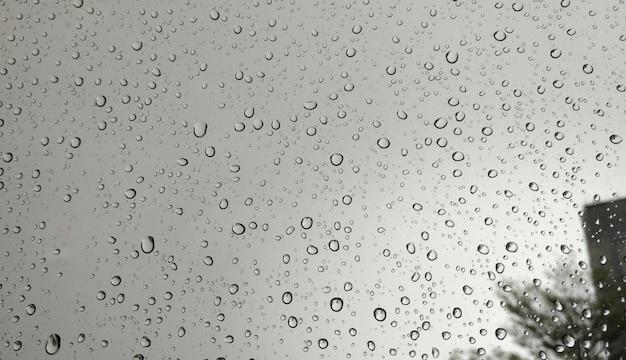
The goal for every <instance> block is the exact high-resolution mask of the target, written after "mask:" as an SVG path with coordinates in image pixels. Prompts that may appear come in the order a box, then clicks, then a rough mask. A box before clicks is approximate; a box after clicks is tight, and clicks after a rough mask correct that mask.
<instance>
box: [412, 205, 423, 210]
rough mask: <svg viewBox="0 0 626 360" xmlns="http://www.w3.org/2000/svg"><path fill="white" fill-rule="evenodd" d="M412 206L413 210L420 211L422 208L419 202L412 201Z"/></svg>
mask: <svg viewBox="0 0 626 360" xmlns="http://www.w3.org/2000/svg"><path fill="white" fill-rule="evenodd" d="M412 208H413V210H415V211H420V210H422V209H423V208H424V207H423V206H422V204H420V203H413V206H412Z"/></svg>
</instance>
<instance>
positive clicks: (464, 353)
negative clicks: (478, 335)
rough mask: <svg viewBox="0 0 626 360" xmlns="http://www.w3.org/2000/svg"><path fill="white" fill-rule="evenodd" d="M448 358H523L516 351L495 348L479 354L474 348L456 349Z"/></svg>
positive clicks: (459, 359)
mask: <svg viewBox="0 0 626 360" xmlns="http://www.w3.org/2000/svg"><path fill="white" fill-rule="evenodd" d="M450 360H523V358H522V357H521V356H520V355H519V354H517V353H514V352H507V351H503V350H501V349H497V348H496V349H494V350H492V351H489V353H488V354H485V355H480V354H479V352H478V350H476V349H475V350H461V349H456V350H455V351H454V352H453V353H452V354H451V355H450Z"/></svg>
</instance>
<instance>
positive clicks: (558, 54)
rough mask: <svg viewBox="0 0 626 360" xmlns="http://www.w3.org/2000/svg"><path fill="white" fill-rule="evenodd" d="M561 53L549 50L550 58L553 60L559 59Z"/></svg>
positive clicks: (556, 50)
mask: <svg viewBox="0 0 626 360" xmlns="http://www.w3.org/2000/svg"><path fill="white" fill-rule="evenodd" d="M562 53H563V52H562V51H561V50H559V49H552V50H550V57H551V58H553V59H558V58H559V57H561V54H562Z"/></svg>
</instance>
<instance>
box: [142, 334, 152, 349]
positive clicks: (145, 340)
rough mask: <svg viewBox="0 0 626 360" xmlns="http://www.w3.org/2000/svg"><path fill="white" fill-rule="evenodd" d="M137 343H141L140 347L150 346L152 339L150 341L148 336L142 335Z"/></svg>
mask: <svg viewBox="0 0 626 360" xmlns="http://www.w3.org/2000/svg"><path fill="white" fill-rule="evenodd" d="M139 343H140V344H141V346H142V347H150V344H152V341H150V339H148V337H146V336H142V337H141V340H140V341H139Z"/></svg>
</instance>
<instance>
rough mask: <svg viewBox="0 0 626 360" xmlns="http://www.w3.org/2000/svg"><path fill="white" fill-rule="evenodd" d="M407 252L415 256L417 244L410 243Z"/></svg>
mask: <svg viewBox="0 0 626 360" xmlns="http://www.w3.org/2000/svg"><path fill="white" fill-rule="evenodd" d="M406 251H408V252H409V254H415V243H414V242H410V243H408V244H406Z"/></svg>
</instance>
